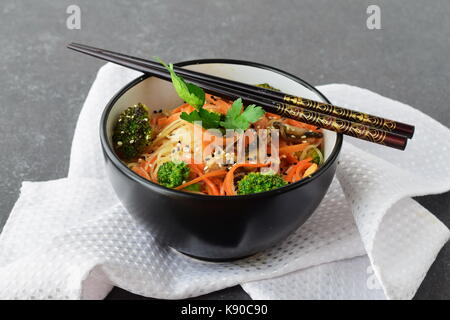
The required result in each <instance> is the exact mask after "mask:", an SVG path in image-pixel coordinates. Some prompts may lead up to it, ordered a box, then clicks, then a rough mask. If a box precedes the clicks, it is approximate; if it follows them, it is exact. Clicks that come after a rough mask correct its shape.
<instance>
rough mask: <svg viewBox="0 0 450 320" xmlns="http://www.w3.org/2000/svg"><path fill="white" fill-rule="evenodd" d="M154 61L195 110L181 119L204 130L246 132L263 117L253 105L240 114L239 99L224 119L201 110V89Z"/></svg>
mask: <svg viewBox="0 0 450 320" xmlns="http://www.w3.org/2000/svg"><path fill="white" fill-rule="evenodd" d="M155 59H156V60H158V61H159V62H160V63H161V64H162V65H163V66H164V67H165V68H166V69H167V70H168V71H169V72H170V77H171V79H172V83H173V86H174V88H175V91H176V92H177V94H178V96H179V97H180V98H181V99H183V100H184V101H185V102H186V103H188V104H190V105H191V106H193V107H194V108H195V110H194V111H192V112H191V113H186V112H183V113H181V115H180V118H181V119H183V120H185V121H188V122H191V123H194V122H196V121H201V122H202V126H203V128H205V129H240V130H246V129H248V128H249V127H250V124H251V123H254V122H256V121H258V120H259V118H261V117H262V116H263V115H264V113H265V112H264V110H263V109H262V108H261V107H257V106H255V105H254V104H252V105H249V106H248V107H247V108H245V110H244V112H241V111H242V107H243V104H242V99H241V98H239V99H237V100H235V101H234V103H233V105H232V107H231V108H230V110H228V112H227V114H226V115H225V117H224V116H222V115H221V114H219V113H217V112H211V111H208V110H206V109H205V108H203V105H204V104H205V92H204V91H203V89H202V88H200V87H198V86H196V85H194V84H192V83H188V82H186V81H184V79H183V78H182V77H180V76H179V75H177V74H176V73H175V71H174V70H173V64H168V65H167V64H166V63H165V62H164V61H162V60H161V59H160V58H155Z"/></svg>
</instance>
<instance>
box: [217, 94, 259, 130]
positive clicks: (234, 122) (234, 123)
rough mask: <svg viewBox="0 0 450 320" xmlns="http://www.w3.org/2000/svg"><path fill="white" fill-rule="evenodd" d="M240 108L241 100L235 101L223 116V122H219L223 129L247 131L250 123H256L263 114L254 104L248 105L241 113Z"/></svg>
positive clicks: (241, 105)
mask: <svg viewBox="0 0 450 320" xmlns="http://www.w3.org/2000/svg"><path fill="white" fill-rule="evenodd" d="M242 107H243V104H242V99H241V98H239V99H237V100H235V101H234V102H233V105H232V106H231V108H230V109H229V110H228V112H227V115H226V116H225V121H221V122H220V125H221V126H222V127H224V128H225V129H240V130H247V129H248V128H249V127H250V124H251V123H254V122H256V121H258V120H259V118H261V117H262V116H263V115H264V113H265V112H264V110H263V109H262V108H261V107H257V106H255V105H254V104H252V105H249V106H248V107H247V108H245V110H244V112H242V113H241V111H242Z"/></svg>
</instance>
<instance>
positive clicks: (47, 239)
mask: <svg viewBox="0 0 450 320" xmlns="http://www.w3.org/2000/svg"><path fill="white" fill-rule="evenodd" d="M138 75H139V73H137V72H134V71H130V70H127V69H124V68H121V67H118V66H115V65H112V64H107V65H105V66H104V67H102V68H101V69H100V71H99V73H98V75H97V79H96V80H95V82H94V84H93V85H92V88H91V90H90V92H89V95H88V97H87V99H86V101H85V104H84V106H83V109H82V111H81V114H80V117H79V120H78V123H77V128H76V131H75V135H74V140H73V144H72V153H71V160H70V169H69V174H68V178H64V179H59V180H53V181H47V182H24V183H23V185H22V189H21V195H20V198H19V200H18V201H17V203H16V204H15V206H14V208H13V210H12V212H11V215H10V217H9V219H8V221H7V224H6V225H5V228H4V230H3V232H2V234H1V235H0V298H6V299H12V298H20V299H28V298H35V299H48V298H55V299H61V298H66V299H80V298H84V299H101V298H103V297H104V296H106V295H107V293H108V292H109V290H110V289H111V288H112V286H113V285H116V286H119V287H121V288H124V289H126V290H128V291H131V292H134V293H137V294H140V295H144V296H149V297H156V298H169V299H175V298H185V297H190V296H197V295H201V294H205V293H208V292H211V291H215V290H218V289H222V288H225V287H229V286H233V285H236V284H242V285H243V287H244V289H245V290H246V291H247V292H248V293H249V294H250V295H251V296H252V297H253V298H259V299H315V298H318V299H385V298H389V299H410V298H412V297H413V295H414V293H415V292H416V290H417V288H418V287H419V285H420V283H421V281H422V280H423V278H424V276H425V274H426V272H427V270H428V268H429V267H430V265H431V263H432V262H433V261H434V259H435V257H436V255H437V253H438V252H439V250H440V249H441V247H442V246H443V245H444V244H445V242H446V241H447V240H448V238H449V236H450V233H449V230H448V229H447V228H446V227H445V226H444V225H443V224H442V223H441V222H440V221H439V220H437V219H436V218H435V217H434V216H433V215H432V214H431V213H430V212H428V211H427V210H426V209H425V208H423V207H422V206H420V205H419V204H418V203H417V202H415V201H414V200H412V199H411V198H410V197H411V196H416V195H425V194H432V193H441V192H445V191H448V190H449V189H450V152H449V149H450V130H448V129H447V128H445V127H444V126H442V125H441V124H439V123H438V122H436V121H435V120H433V119H431V118H429V117H428V116H426V115H424V114H423V113H421V112H420V111H417V110H415V109H413V108H411V107H409V106H407V105H405V104H402V103H400V102H397V101H394V100H390V99H388V98H385V97H382V96H380V95H378V94H375V93H373V92H370V91H368V90H365V89H361V88H357V87H352V86H348V85H341V84H332V85H325V86H321V87H319V90H320V91H322V92H323V93H324V94H325V95H326V96H327V97H328V98H329V99H330V100H331V101H332V102H333V103H335V104H338V105H341V106H344V107H345V106H347V107H352V108H354V106H364V110H365V111H366V112H369V113H376V114H382V115H384V116H385V117H389V118H394V119H398V120H400V121H403V122H408V123H413V124H415V125H416V134H415V137H414V139H413V140H412V141H410V143H409V145H408V147H407V149H406V151H404V152H401V151H396V150H391V149H389V148H385V147H381V146H377V145H372V144H370V143H364V142H360V141H357V140H356V139H352V138H347V137H346V138H345V140H346V142H345V143H344V146H343V148H342V152H341V156H340V160H339V165H338V170H337V179H335V180H334V181H333V183H332V185H331V187H330V190H329V192H328V193H327V195H326V196H325V198H324V200H323V201H322V203H321V204H320V206H319V208H318V209H317V210H316V212H315V213H314V214H313V215H312V217H311V218H310V219H309V220H308V221H307V222H306V223H305V224H304V225H303V226H302V227H301V228H300V229H298V230H297V231H296V232H295V233H294V234H292V235H291V236H289V238H288V239H286V240H285V241H284V242H283V243H280V244H279V245H278V246H276V247H274V248H271V249H269V250H266V251H264V252H261V253H259V254H257V255H255V256H253V257H250V258H247V259H243V260H239V261H235V262H225V263H208V262H202V261H197V260H194V259H191V258H188V257H186V256H184V255H182V254H179V253H177V252H176V251H174V250H172V249H170V248H168V247H166V246H160V245H158V244H157V243H156V242H155V241H154V239H153V237H152V235H151V234H150V233H149V232H147V231H146V230H145V229H144V228H143V227H142V226H140V225H139V224H137V223H136V222H135V221H134V220H133V219H132V218H131V217H130V216H129V214H128V213H127V212H126V211H125V210H124V209H123V208H122V206H121V205H120V203H119V201H118V200H117V198H116V196H115V195H114V193H113V192H112V189H111V187H110V185H109V182H108V181H107V179H106V177H105V173H104V169H103V159H102V153H101V148H100V143H99V139H98V124H99V119H100V114H101V111H102V109H103V108H104V106H105V104H106V103H107V102H108V101H109V99H110V98H111V97H112V96H113V95H114V93H115V92H117V91H118V90H119V89H120V88H121V87H122V86H124V85H125V84H126V83H127V82H129V81H130V80H132V79H134V78H136V77H137V76H138ZM155 210H157V209H155Z"/></svg>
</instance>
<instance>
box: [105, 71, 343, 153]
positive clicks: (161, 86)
mask: <svg viewBox="0 0 450 320" xmlns="http://www.w3.org/2000/svg"><path fill="white" fill-rule="evenodd" d="M184 68H186V69H190V70H195V71H199V72H204V73H208V74H212V75H216V76H219V77H222V78H226V79H231V80H236V81H240V82H244V83H248V84H258V83H269V84H270V85H272V86H273V87H275V88H278V89H280V90H281V91H283V92H285V93H289V94H293V95H297V96H301V97H305V98H309V99H313V100H317V101H324V100H323V99H322V97H321V96H320V95H319V94H318V93H316V92H315V91H313V90H311V89H310V88H308V87H307V85H306V84H301V83H299V82H297V81H295V80H294V79H291V78H290V77H288V76H286V75H283V74H281V73H279V72H277V71H274V70H270V69H265V68H263V67H258V66H252V65H243V64H238V63H222V62H221V63H218V62H214V63H201V64H192V65H186V66H184ZM138 102H141V103H144V104H145V105H147V106H148V107H149V109H150V111H153V110H160V109H171V108H175V107H177V106H179V105H180V104H182V103H183V101H182V100H181V99H180V98H179V97H178V95H177V93H176V92H175V90H174V89H173V86H172V83H171V82H168V81H164V80H160V79H158V78H155V77H149V78H147V79H144V80H143V81H141V82H139V83H138V84H136V85H135V86H133V87H132V88H130V89H129V90H127V91H126V92H124V93H123V94H122V95H121V96H120V97H119V99H117V100H116V102H115V103H114V105H113V106H112V108H111V111H110V112H109V115H108V118H107V122H106V130H107V137H108V142H109V146H110V147H111V146H112V142H111V140H112V131H113V126H114V123H115V121H116V120H117V118H118V116H119V114H120V113H121V112H122V111H123V110H125V109H126V108H128V107H129V106H131V105H134V104H136V103H138ZM336 142H337V134H336V133H335V132H332V131H328V130H324V158H325V161H326V160H327V159H328V158H329V156H330V155H331V153H332V150H333V148H334V146H335V144H336Z"/></svg>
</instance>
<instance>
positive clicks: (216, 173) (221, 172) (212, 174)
mask: <svg viewBox="0 0 450 320" xmlns="http://www.w3.org/2000/svg"><path fill="white" fill-rule="evenodd" d="M226 174H227V172H226V171H225V170H216V171H212V172H208V173H205V174H204V175H202V176H200V177H197V178H195V179H192V180H191V181H188V182H186V183H183V184H182V185H181V186H178V187H176V188H175V190H181V189H184V188H186V187H187V186H190V185H191V184H194V183H197V182H200V181H202V180H205V179H206V178H210V177H217V176H224V175H226Z"/></svg>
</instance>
